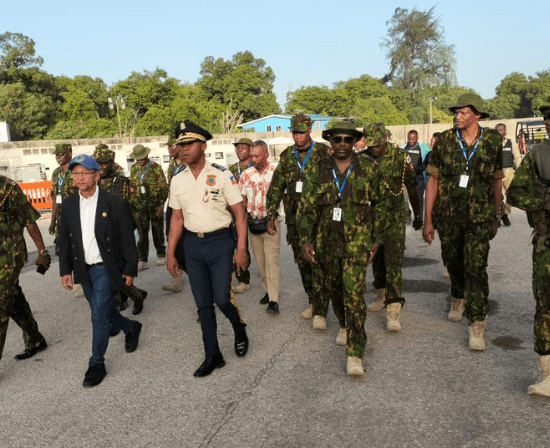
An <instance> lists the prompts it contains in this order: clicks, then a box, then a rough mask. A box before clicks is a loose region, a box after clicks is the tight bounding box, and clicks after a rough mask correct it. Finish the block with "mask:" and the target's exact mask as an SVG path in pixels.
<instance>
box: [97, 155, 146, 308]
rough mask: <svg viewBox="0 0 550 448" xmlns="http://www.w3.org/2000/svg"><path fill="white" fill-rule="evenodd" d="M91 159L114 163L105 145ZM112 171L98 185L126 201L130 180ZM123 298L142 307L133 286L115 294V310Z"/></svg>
mask: <svg viewBox="0 0 550 448" xmlns="http://www.w3.org/2000/svg"><path fill="white" fill-rule="evenodd" d="M93 157H94V159H95V160H96V162H114V160H115V153H114V151H111V150H110V149H109V147H108V146H107V145H97V146H96V149H95V151H94V155H93ZM113 169H114V172H113V173H112V174H111V175H110V176H109V177H101V178H100V179H99V182H98V185H99V187H100V188H101V189H102V190H105V191H107V192H109V193H112V194H116V195H117V196H119V197H121V198H122V199H124V200H125V201H127V200H128V198H129V195H130V179H128V178H127V177H124V171H123V170H122V167H121V166H120V165H118V164H113ZM124 297H130V299H132V302H134V305H137V306H138V307H141V306H143V300H144V297H143V293H142V290H140V289H139V288H137V287H136V286H135V285H134V284H132V285H130V286H127V285H123V286H122V288H121V289H120V290H119V291H117V292H116V293H115V300H116V305H117V309H120V308H121V304H122V302H124V301H125V300H126V299H125V298H124Z"/></svg>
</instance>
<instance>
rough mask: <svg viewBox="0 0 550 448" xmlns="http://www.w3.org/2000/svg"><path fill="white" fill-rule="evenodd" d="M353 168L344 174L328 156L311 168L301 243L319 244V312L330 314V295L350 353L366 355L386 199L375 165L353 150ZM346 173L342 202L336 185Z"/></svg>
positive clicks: (316, 308) (303, 201) (302, 212)
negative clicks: (375, 252)
mask: <svg viewBox="0 0 550 448" xmlns="http://www.w3.org/2000/svg"><path fill="white" fill-rule="evenodd" d="M351 165H353V168H352V169H351V171H350V169H349V168H348V170H346V173H345V174H341V173H340V171H339V170H338V169H337V168H334V167H335V163H334V157H333V156H329V157H326V158H325V159H324V160H321V161H320V162H319V163H318V164H317V165H312V166H311V168H310V169H309V170H308V173H307V177H306V182H305V185H304V191H303V194H302V197H301V200H300V202H299V207H298V213H297V230H298V234H299V237H300V243H301V244H300V246H302V245H304V244H306V243H311V244H313V245H314V248H315V259H316V265H317V266H316V273H318V274H320V276H319V277H318V278H319V281H320V284H319V288H320V293H318V294H315V295H314V299H313V307H314V314H315V315H323V316H326V313H327V308H328V298H330V299H331V300H332V304H333V309H334V313H335V314H336V317H337V318H338V322H339V324H340V327H341V328H345V327H347V330H348V338H347V341H348V343H347V352H346V353H347V356H348V357H350V356H351V357H358V358H362V357H363V353H364V351H365V346H366V343H367V334H366V332H365V329H364V325H365V320H366V316H367V308H366V305H365V298H364V294H365V277H366V270H367V262H368V259H369V255H370V251H371V248H372V243H373V242H378V243H380V242H381V238H382V235H383V231H384V226H385V224H384V223H385V222H388V221H389V219H390V217H389V216H388V215H387V206H388V205H387V201H386V200H385V199H384V198H383V197H381V195H380V187H379V182H378V180H377V179H376V178H375V176H376V174H375V173H376V169H375V166H374V163H373V162H372V161H371V160H370V159H368V158H366V157H363V156H360V155H358V154H355V153H353V154H352V156H351ZM333 168H334V173H336V175H337V176H338V180H339V183H340V185H342V184H343V182H344V179H345V178H346V175H347V173H349V176H348V177H347V180H346V183H345V187H344V189H343V191H342V197H341V201H338V188H337V187H336V184H335V180H334V177H333V175H334V174H333ZM335 207H339V208H341V209H342V218H341V220H340V221H334V220H333V210H334V208H335Z"/></svg>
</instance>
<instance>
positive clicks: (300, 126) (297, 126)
mask: <svg viewBox="0 0 550 448" xmlns="http://www.w3.org/2000/svg"><path fill="white" fill-rule="evenodd" d="M312 126H313V120H312V119H311V117H310V116H309V115H305V114H298V115H294V116H293V117H292V118H291V119H290V130H291V132H307V131H308V130H310V129H311V127H312Z"/></svg>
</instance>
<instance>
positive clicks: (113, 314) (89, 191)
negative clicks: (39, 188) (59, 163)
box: [59, 154, 141, 387]
mask: <svg viewBox="0 0 550 448" xmlns="http://www.w3.org/2000/svg"><path fill="white" fill-rule="evenodd" d="M69 169H70V170H71V172H72V175H73V179H74V184H75V186H76V187H77V188H78V190H79V192H78V193H75V194H73V195H72V196H70V197H68V198H67V199H65V200H64V201H63V207H62V212H61V223H60V232H59V237H60V255H59V268H60V274H61V282H62V284H63V287H64V288H65V289H68V290H72V289H73V285H74V283H80V284H82V288H83V290H84V294H85V296H86V300H88V303H89V304H90V309H91V311H92V330H93V337H92V356H91V358H90V362H89V368H88V371H87V372H86V375H85V377H84V382H83V384H82V385H83V386H84V387H92V386H96V385H98V384H99V383H101V381H102V380H103V378H104V377H105V375H106V374H107V372H106V370H105V364H104V359H105V358H104V355H105V352H106V350H107V345H108V343H109V332H110V329H109V327H110V324H112V325H113V327H114V330H117V331H120V330H121V329H122V331H124V334H125V335H126V340H125V348H126V351H127V352H128V353H130V352H133V351H134V350H135V349H136V348H137V345H138V340H139V335H140V332H141V323H139V322H137V321H132V320H130V319H127V318H126V317H123V316H122V315H121V314H120V313H119V312H118V310H117V309H116V306H115V300H114V292H115V291H117V290H119V289H120V288H121V287H122V285H123V284H125V285H128V286H129V285H131V284H132V283H133V280H134V277H135V276H136V275H137V262H138V254H137V248H136V243H135V239H134V232H133V227H132V217H131V214H130V207H129V205H128V203H127V202H126V201H124V200H123V199H121V198H119V197H118V196H116V195H113V194H110V193H107V192H106V191H103V190H101V189H99V188H98V187H97V181H98V180H99V176H100V174H99V165H98V164H97V162H96V161H95V160H94V159H93V158H92V157H91V156H88V155H83V154H81V155H78V156H76V157H74V158H73V159H72V160H71V162H70V164H69ZM73 275H74V280H73Z"/></svg>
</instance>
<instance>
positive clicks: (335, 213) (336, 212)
mask: <svg viewBox="0 0 550 448" xmlns="http://www.w3.org/2000/svg"><path fill="white" fill-rule="evenodd" d="M332 220H333V221H341V220H342V209H341V208H340V207H334V208H333V209H332Z"/></svg>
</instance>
